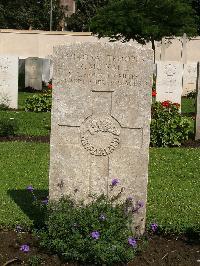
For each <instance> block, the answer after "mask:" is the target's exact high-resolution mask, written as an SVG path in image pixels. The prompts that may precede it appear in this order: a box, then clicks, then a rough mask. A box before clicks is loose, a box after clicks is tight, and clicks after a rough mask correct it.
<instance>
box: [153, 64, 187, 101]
mask: <svg viewBox="0 0 200 266" xmlns="http://www.w3.org/2000/svg"><path fill="white" fill-rule="evenodd" d="M182 77H183V64H181V63H176V62H170V61H165V62H157V80H156V92H157V95H156V101H159V102H163V101H167V100H169V101H171V102H173V103H179V104H180V105H181V95H182Z"/></svg>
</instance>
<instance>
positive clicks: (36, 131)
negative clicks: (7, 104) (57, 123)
mask: <svg viewBox="0 0 200 266" xmlns="http://www.w3.org/2000/svg"><path fill="white" fill-rule="evenodd" d="M1 118H14V119H15V120H16V121H17V124H18V126H19V130H18V131H17V132H16V134H17V135H29V136H46V135H49V133H50V127H51V114H50V113H34V112H24V111H19V112H15V111H0V119H1Z"/></svg>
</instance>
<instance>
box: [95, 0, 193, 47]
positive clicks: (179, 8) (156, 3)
mask: <svg viewBox="0 0 200 266" xmlns="http://www.w3.org/2000/svg"><path fill="white" fill-rule="evenodd" d="M195 19H196V15H195V12H194V10H193V9H192V6H191V1H190V0H176V1H174V0H111V1H110V2H109V4H108V5H107V6H105V7H103V8H101V9H99V10H98V12H97V15H96V16H95V17H94V18H93V19H92V23H91V29H92V31H93V33H95V34H98V36H99V37H106V36H108V37H110V38H111V39H113V40H118V39H122V40H124V41H129V40H130V39H133V40H136V41H138V42H139V43H143V44H144V43H146V42H149V41H151V42H152V43H153V42H154V41H155V40H156V41H159V40H161V39H162V37H164V36H182V35H183V33H187V35H188V36H193V35H195V34H196V33H197V27H196V20H195Z"/></svg>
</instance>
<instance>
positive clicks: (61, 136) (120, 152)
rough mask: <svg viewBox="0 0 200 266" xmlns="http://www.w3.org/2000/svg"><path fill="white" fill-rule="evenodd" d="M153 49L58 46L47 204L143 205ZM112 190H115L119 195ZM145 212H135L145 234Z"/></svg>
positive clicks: (125, 46)
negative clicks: (118, 199) (104, 200)
mask: <svg viewBox="0 0 200 266" xmlns="http://www.w3.org/2000/svg"><path fill="white" fill-rule="evenodd" d="M152 74H153V55H152V51H151V50H145V49H144V48H139V47H135V46H133V45H129V44H110V43H106V44H105V43H104V44H101V43H95V44H91V43H84V44H73V45H69V46H60V47H58V48H56V49H55V54H54V78H53V88H54V90H53V110H52V136H51V162H50V198H51V199H58V198H59V197H61V196H62V195H69V194H70V195H71V196H73V197H75V199H77V200H78V199H88V195H91V194H92V195H93V194H97V195H99V194H102V193H104V194H109V184H111V181H112V179H113V178H118V179H119V180H120V185H119V186H117V188H116V189H117V190H119V191H120V189H121V188H122V187H124V192H123V193H122V195H123V199H125V198H126V197H128V196H133V198H134V201H135V202H136V201H139V200H142V201H144V203H145V204H146V198H147V179H148V152H149V140H150V132H149V126H150V113H151V87H152ZM119 191H118V192H119ZM145 213H146V207H144V208H143V209H142V210H141V212H139V213H138V214H137V217H136V227H137V232H139V233H143V231H144V226H145Z"/></svg>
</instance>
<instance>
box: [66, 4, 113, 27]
mask: <svg viewBox="0 0 200 266" xmlns="http://www.w3.org/2000/svg"><path fill="white" fill-rule="evenodd" d="M107 3H108V0H90V1H88V0H77V1H76V12H75V14H72V16H71V17H69V18H68V19H67V29H68V30H73V31H90V22H91V18H92V17H94V16H95V15H96V12H97V9H98V8H99V7H102V6H105V5H106V4H107Z"/></svg>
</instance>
